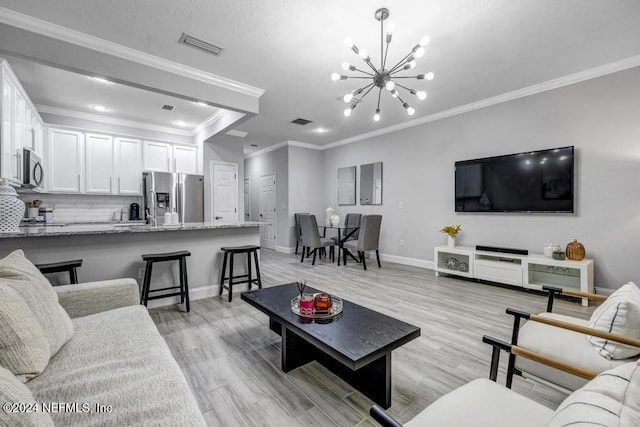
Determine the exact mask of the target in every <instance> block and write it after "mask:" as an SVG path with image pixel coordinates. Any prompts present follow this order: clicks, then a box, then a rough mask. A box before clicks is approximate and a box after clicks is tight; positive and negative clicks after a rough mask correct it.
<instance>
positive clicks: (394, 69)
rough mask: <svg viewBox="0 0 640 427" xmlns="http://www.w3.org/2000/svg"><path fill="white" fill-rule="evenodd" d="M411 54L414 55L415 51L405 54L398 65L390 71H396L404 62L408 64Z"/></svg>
mask: <svg viewBox="0 0 640 427" xmlns="http://www.w3.org/2000/svg"><path fill="white" fill-rule="evenodd" d="M411 55H413V52H409V53H408V54H406V55H405V57H404V58H402V59H401V60H400V61H399V62H398V63H397V64H396V65H394V66H393V67H391V69H390V70H389V73H393V72H394V71H396V70H398V69H399V68H400V67H402V66H403V65H404V64H406V63H407V62H409V61H407V59H408V58H409V57H411Z"/></svg>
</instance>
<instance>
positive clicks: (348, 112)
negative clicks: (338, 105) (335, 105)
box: [344, 107, 353, 117]
mask: <svg viewBox="0 0 640 427" xmlns="http://www.w3.org/2000/svg"><path fill="white" fill-rule="evenodd" d="M351 111H353V110H351V107H349V108H347V109H346V110H344V116H345V117H349V116H350V115H351Z"/></svg>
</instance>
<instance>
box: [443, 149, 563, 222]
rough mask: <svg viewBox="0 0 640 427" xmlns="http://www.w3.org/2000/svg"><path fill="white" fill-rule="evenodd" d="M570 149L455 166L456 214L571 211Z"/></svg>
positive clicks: (467, 161)
mask: <svg viewBox="0 0 640 427" xmlns="http://www.w3.org/2000/svg"><path fill="white" fill-rule="evenodd" d="M573 151H574V150H573V146H571V147H562V148H553V149H550V150H540V151H527V152H525V153H518V154H509V155H505V156H496V157H486V158H484V159H475V160H464V161H460V162H456V163H455V169H456V171H455V175H456V177H455V180H456V184H455V192H456V194H455V198H456V200H455V207H456V212H566V213H572V212H573V209H574V197H573V195H574V191H573V186H574V184H573V160H574V156H573Z"/></svg>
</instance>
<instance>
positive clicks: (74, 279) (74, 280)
mask: <svg viewBox="0 0 640 427" xmlns="http://www.w3.org/2000/svg"><path fill="white" fill-rule="evenodd" d="M69 282H70V283H71V284H72V285H77V284H78V272H77V271H76V268H75V267H73V268H72V269H71V270H69Z"/></svg>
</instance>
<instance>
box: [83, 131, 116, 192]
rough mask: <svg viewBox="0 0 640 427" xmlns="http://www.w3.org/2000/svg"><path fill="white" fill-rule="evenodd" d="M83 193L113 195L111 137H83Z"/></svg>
mask: <svg viewBox="0 0 640 427" xmlns="http://www.w3.org/2000/svg"><path fill="white" fill-rule="evenodd" d="M85 153H86V167H85V177H86V181H85V189H86V190H85V191H86V192H87V193H96V194H112V193H114V190H115V188H114V182H113V181H114V175H115V167H114V147H113V137H111V136H110V135H101V134H95V133H87V134H86V135H85Z"/></svg>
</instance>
